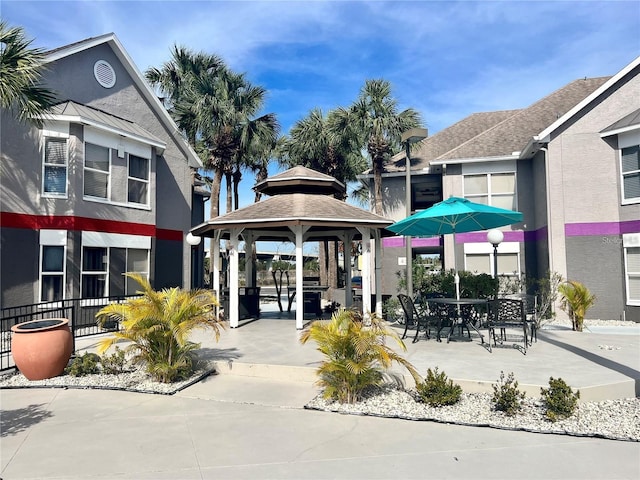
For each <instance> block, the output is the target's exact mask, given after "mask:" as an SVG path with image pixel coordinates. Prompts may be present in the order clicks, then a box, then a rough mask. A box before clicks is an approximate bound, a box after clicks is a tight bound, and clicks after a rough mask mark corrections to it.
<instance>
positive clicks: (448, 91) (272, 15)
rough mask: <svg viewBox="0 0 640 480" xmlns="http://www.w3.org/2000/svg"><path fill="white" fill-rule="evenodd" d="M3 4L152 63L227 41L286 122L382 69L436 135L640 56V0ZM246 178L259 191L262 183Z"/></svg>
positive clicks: (41, 27)
mask: <svg viewBox="0 0 640 480" xmlns="http://www.w3.org/2000/svg"><path fill="white" fill-rule="evenodd" d="M0 3H1V7H2V9H1V15H2V18H3V19H4V20H6V21H8V22H9V24H10V25H19V26H22V27H24V28H25V30H26V32H27V34H28V36H29V37H30V38H33V39H34V43H33V45H34V46H38V47H43V48H47V49H48V48H55V47H59V46H62V45H66V44H68V43H72V42H75V41H78V40H80V39H84V38H87V37H91V36H97V35H102V34H104V33H108V32H114V33H115V34H116V35H117V36H118V38H119V39H120V41H121V42H122V44H123V45H124V47H125V49H126V50H127V51H128V52H129V54H130V55H131V57H132V58H133V60H134V62H135V63H136V65H137V67H138V68H139V69H140V70H141V71H143V72H144V71H145V70H146V69H147V68H148V67H150V66H160V65H161V64H162V63H163V62H164V61H166V60H168V59H169V50H170V48H171V46H172V45H173V44H179V45H184V46H187V47H189V48H191V49H193V50H195V51H201V50H202V51H206V52H208V53H215V54H217V55H219V56H221V57H222V58H223V59H224V60H225V61H226V62H227V64H228V65H229V66H230V67H231V68H232V69H233V70H235V71H238V72H246V74H247V76H248V78H249V79H250V80H251V81H252V82H253V83H254V84H257V85H261V86H263V87H265V88H266V89H267V91H268V97H267V105H266V109H265V111H267V112H275V113H276V114H277V116H278V118H279V121H280V123H281V125H282V127H283V133H287V132H288V130H289V128H290V126H291V125H293V123H295V122H296V121H297V120H299V119H301V118H303V117H304V116H306V114H307V113H308V112H309V111H310V110H311V109H312V108H314V107H319V108H321V109H322V110H323V111H325V112H327V111H328V110H330V109H333V108H336V107H339V106H348V105H349V104H351V103H352V102H353V100H355V99H356V97H357V95H358V92H359V90H360V88H361V87H362V85H363V84H364V81H365V80H366V79H370V78H384V79H386V80H389V81H390V82H391V84H392V85H393V94H394V96H395V97H396V98H397V100H398V102H399V106H400V108H407V107H413V108H415V109H417V110H418V111H419V112H420V113H421V115H422V117H423V121H424V123H425V124H426V126H427V127H428V128H429V131H430V133H431V134H433V133H436V132H438V131H439V130H442V129H443V128H446V127H447V126H449V125H451V124H453V123H455V122H457V121H459V120H461V119H462V118H464V117H466V116H467V115H469V114H471V113H474V112H481V111H492V110H503V109H513V108H522V107H526V106H528V105H529V104H531V103H533V102H534V101H536V100H538V99H539V98H541V97H543V96H545V95H547V94H549V93H551V92H553V91H554V90H557V89H558V88H560V87H562V86H563V85H565V84H567V83H568V82H570V81H572V80H575V79H577V78H582V77H598V76H606V75H613V74H615V73H616V72H618V71H619V70H620V69H621V68H623V67H624V66H625V65H627V64H628V63H629V62H631V61H632V60H633V59H634V58H635V57H637V56H638V55H640V34H639V33H638V32H640V2H639V1H637V0H635V1H611V0H609V1H604V2H599V1H587V2H578V1H553V2H542V1H540V2H538V1H535V2H534V1H462V2H453V1H452V2H449V1H368V2H347V1H305V2H302V1H277V0H272V1H232V2H229V1H196V2H189V1H177V0H176V1H163V2H154V1H96V0H92V1H28V0H27V1H24V0H20V1H15V0H1V2H0ZM245 177H249V175H246V176H245ZM243 183H246V185H245V186H244V190H245V191H246V192H249V188H250V187H251V186H252V185H253V181H252V180H251V179H247V180H245V181H244V182H243ZM252 201H253V196H252V195H250V194H245V195H243V199H242V200H241V203H243V204H247V203H250V202H252ZM221 205H224V202H222V203H221Z"/></svg>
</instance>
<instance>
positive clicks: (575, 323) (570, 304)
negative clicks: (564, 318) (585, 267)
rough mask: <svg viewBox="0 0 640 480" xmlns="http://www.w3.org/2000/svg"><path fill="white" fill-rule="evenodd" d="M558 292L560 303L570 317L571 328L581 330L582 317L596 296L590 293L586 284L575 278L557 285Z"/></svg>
mask: <svg viewBox="0 0 640 480" xmlns="http://www.w3.org/2000/svg"><path fill="white" fill-rule="evenodd" d="M558 292H559V293H560V296H561V300H560V302H561V303H560V305H561V307H562V309H563V310H565V311H566V312H567V313H568V314H569V316H570V317H571V324H572V327H573V330H576V331H578V332H581V331H582V327H583V324H584V317H585V316H586V315H587V310H589V309H590V308H591V307H592V306H593V304H594V303H596V296H595V295H594V294H592V293H591V292H590V291H589V289H588V288H587V286H586V285H584V284H583V283H581V282H578V281H576V280H568V281H566V282H564V283H561V284H560V285H558Z"/></svg>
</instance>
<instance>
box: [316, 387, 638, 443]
mask: <svg viewBox="0 0 640 480" xmlns="http://www.w3.org/2000/svg"><path fill="white" fill-rule="evenodd" d="M491 397H492V394H490V393H463V394H462V397H461V400H460V402H458V403H457V404H455V405H450V406H443V407H431V406H430V405H428V404H426V403H423V402H421V401H420V400H419V397H418V395H417V393H416V392H415V390H399V389H397V388H394V387H391V386H390V387H385V388H380V389H375V390H372V391H371V393H370V394H369V395H367V396H366V398H365V399H363V400H361V401H360V402H357V403H354V404H341V403H337V402H333V401H327V400H325V399H323V398H322V396H321V395H319V396H318V397H316V398H314V399H313V400H312V401H311V402H309V403H308V404H307V405H306V408H309V409H314V410H323V411H329V412H337V413H344V414H351V415H372V416H380V417H392V418H400V419H405V420H430V421H436V422H443V423H453V424H458V425H473V426H485V427H493V428H502V429H510V430H525V431H529V432H536V433H555V434H567V435H575V436H588V437H601V438H607V439H612V440H627V441H635V442H638V441H640V399H638V398H630V399H623V400H607V401H604V402H585V403H580V404H579V406H578V408H577V410H576V412H575V413H574V414H573V415H572V416H571V417H570V418H568V419H565V420H561V421H557V422H555V423H554V422H551V421H550V420H548V419H547V418H546V417H545V414H544V413H545V408H544V405H543V402H542V399H541V398H538V399H535V398H530V397H527V398H526V399H525V400H524V402H523V408H522V410H521V411H520V412H519V413H518V414H516V415H514V416H508V415H506V414H505V413H503V412H499V411H496V410H494V409H493V405H492V402H491Z"/></svg>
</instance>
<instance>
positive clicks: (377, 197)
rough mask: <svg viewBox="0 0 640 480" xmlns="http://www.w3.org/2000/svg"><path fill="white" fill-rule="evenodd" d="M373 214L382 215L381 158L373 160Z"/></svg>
mask: <svg viewBox="0 0 640 480" xmlns="http://www.w3.org/2000/svg"><path fill="white" fill-rule="evenodd" d="M373 199H374V202H373V204H374V213H376V214H377V215H382V157H376V158H374V159H373Z"/></svg>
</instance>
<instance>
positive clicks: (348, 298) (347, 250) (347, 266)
mask: <svg viewBox="0 0 640 480" xmlns="http://www.w3.org/2000/svg"><path fill="white" fill-rule="evenodd" d="M342 241H343V243H344V255H343V258H344V272H345V279H344V303H345V306H346V307H347V308H350V307H351V306H352V305H353V285H352V284H351V242H353V235H352V234H348V233H346V234H344V235H343V236H342Z"/></svg>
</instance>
